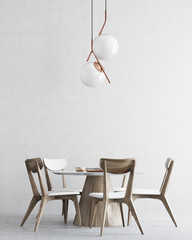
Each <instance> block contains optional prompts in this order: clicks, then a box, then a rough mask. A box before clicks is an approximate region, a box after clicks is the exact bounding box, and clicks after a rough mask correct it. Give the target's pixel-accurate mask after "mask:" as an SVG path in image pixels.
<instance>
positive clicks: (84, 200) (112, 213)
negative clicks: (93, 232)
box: [74, 176, 122, 227]
mask: <svg viewBox="0 0 192 240" xmlns="http://www.w3.org/2000/svg"><path fill="white" fill-rule="evenodd" d="M108 178H109V176H108ZM108 183H109V191H111V192H112V191H113V187H112V184H111V180H110V178H109V179H108ZM102 191H103V176H87V177H86V180H85V184H84V187H83V191H82V195H81V198H80V202H79V206H80V212H81V219H82V226H89V225H90V215H91V197H89V193H91V192H102ZM102 216H103V204H102V202H100V203H98V204H97V211H96V216H95V221H94V225H93V226H94V227H100V226H101V222H102ZM74 224H75V225H78V221H77V217H75V219H74ZM118 225H122V219H121V213H120V208H119V205H118V204H117V203H112V204H109V206H108V209H107V216H106V222H105V226H118Z"/></svg>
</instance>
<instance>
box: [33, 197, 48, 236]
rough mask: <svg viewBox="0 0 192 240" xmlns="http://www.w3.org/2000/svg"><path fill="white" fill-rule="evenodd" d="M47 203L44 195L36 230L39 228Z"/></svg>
mask: <svg viewBox="0 0 192 240" xmlns="http://www.w3.org/2000/svg"><path fill="white" fill-rule="evenodd" d="M46 203H47V199H46V198H45V197H42V199H41V204H40V208H39V213H38V216H37V221H36V224H35V229H34V232H37V230H38V227H39V223H40V221H41V218H42V215H43V210H44V208H45V205H46Z"/></svg>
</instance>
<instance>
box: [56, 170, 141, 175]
mask: <svg viewBox="0 0 192 240" xmlns="http://www.w3.org/2000/svg"><path fill="white" fill-rule="evenodd" d="M53 173H55V174H57V175H76V176H103V173H104V172H86V171H84V172H76V171H53ZM126 174H129V172H128V173H124V174H122V175H126ZM135 174H136V175H138V174H143V172H135Z"/></svg>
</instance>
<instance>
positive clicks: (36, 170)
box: [21, 158, 81, 232]
mask: <svg viewBox="0 0 192 240" xmlns="http://www.w3.org/2000/svg"><path fill="white" fill-rule="evenodd" d="M25 164H26V168H27V172H28V176H29V180H30V183H31V187H32V191H33V197H32V200H31V202H30V204H29V207H28V209H27V212H26V214H25V216H24V218H23V220H22V222H21V227H22V226H23V225H24V223H25V221H26V220H27V218H28V216H29V215H30V213H31V211H32V210H33V208H34V207H35V205H36V203H37V202H38V201H40V208H39V212H38V214H37V220H36V224H35V229H34V232H36V231H37V230H38V227H39V223H40V221H41V218H42V214H43V210H44V208H45V205H46V203H47V202H48V201H51V200H63V199H68V200H72V201H73V203H74V205H75V209H76V214H77V217H78V223H79V226H80V227H81V215H80V210H79V203H78V198H77V196H78V195H79V192H72V191H69V192H68V191H58V192H57V191H46V189H45V186H44V182H43V178H42V175H41V170H42V168H43V162H42V160H41V159H40V158H34V159H27V160H26V161H25ZM34 175H37V178H38V180H39V186H40V192H39V191H38V188H37V183H36V181H35V178H34Z"/></svg>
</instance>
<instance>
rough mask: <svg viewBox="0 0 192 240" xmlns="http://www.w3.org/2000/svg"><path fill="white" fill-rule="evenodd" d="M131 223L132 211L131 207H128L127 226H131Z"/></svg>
mask: <svg viewBox="0 0 192 240" xmlns="http://www.w3.org/2000/svg"><path fill="white" fill-rule="evenodd" d="M130 223H131V211H130V208H128V217H127V226H130Z"/></svg>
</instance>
